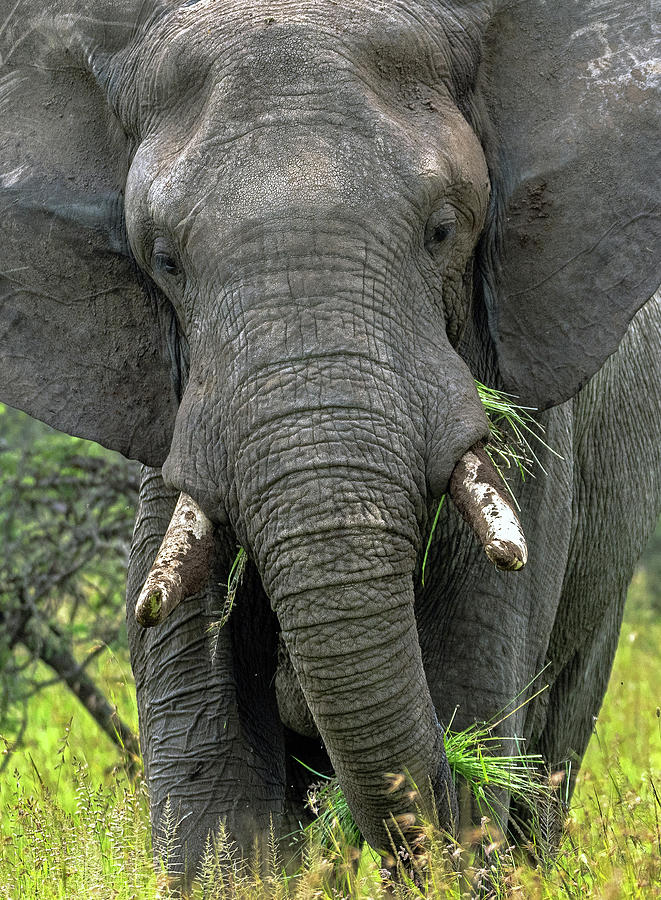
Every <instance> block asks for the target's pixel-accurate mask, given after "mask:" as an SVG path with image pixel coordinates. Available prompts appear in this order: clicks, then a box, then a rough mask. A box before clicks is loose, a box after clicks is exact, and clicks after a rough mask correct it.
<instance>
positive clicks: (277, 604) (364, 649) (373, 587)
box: [251, 476, 455, 851]
mask: <svg viewBox="0 0 661 900" xmlns="http://www.w3.org/2000/svg"><path fill="white" fill-rule="evenodd" d="M317 486H318V482H317V485H316V486H315V491H314V492H313V493H312V494H310V495H309V496H310V498H311V503H310V507H309V508H308V509H307V510H304V509H303V508H301V507H299V510H298V512H297V514H296V515H295V517H294V518H291V517H290V516H289V515H288V514H287V513H286V512H285V513H284V514H283V512H282V510H286V509H287V507H288V503H287V497H286V494H287V492H288V487H287V486H286V485H285V486H283V487H282V489H283V494H281V498H280V509H281V513H280V515H279V516H278V517H277V519H278V521H277V528H276V529H274V530H273V531H271V529H268V528H267V529H265V531H264V532H263V533H262V534H261V535H251V537H252V538H253V548H254V550H255V554H256V557H257V560H258V565H259V567H260V570H261V571H262V577H263V581H264V586H265V588H266V591H267V593H268V595H269V597H270V598H271V603H272V605H273V608H274V610H275V612H276V614H277V616H278V620H279V623H280V627H281V630H282V637H283V640H284V642H285V645H286V647H287V650H288V653H289V656H290V658H291V661H292V664H293V667H294V670H295V672H296V674H297V677H298V680H299V682H300V685H301V688H302V690H303V693H304V695H305V698H306V701H307V704H308V706H309V708H310V711H311V712H312V715H313V717H314V720H315V723H316V725H317V728H318V729H319V732H320V734H321V737H322V739H323V741H324V744H325V747H326V750H327V752H328V754H329V756H330V759H331V761H332V763H333V767H334V769H335V772H336V774H337V777H338V780H339V783H340V785H341V787H342V789H343V791H344V794H345V796H346V799H347V801H348V803H349V806H350V808H351V810H352V811H353V813H354V816H355V818H356V821H357V824H358V826H359V827H360V829H361V831H362V833H363V835H364V836H365V838H366V839H367V840H368V841H369V843H370V844H371V845H372V846H373V847H375V848H378V849H382V850H385V851H389V850H390V847H391V844H390V838H389V836H388V833H387V831H386V827H384V823H385V826H387V827H389V830H390V832H391V834H392V837H393V840H394V841H395V843H396V844H399V843H400V842H401V838H400V839H399V840H398V836H397V827H399V828H401V829H402V831H404V832H409V831H410V830H411V829H412V828H414V827H415V817H416V815H417V808H418V807H420V808H422V809H426V810H427V811H431V808H432V803H433V802H435V803H436V804H437V808H438V814H439V819H440V820H441V822H442V823H443V824H444V825H445V826H447V827H449V828H450V827H452V824H453V821H454V812H455V795H454V788H453V784H452V780H451V777H450V771H449V767H448V763H447V760H446V757H445V752H444V746H443V735H442V732H441V729H440V727H439V724H438V721H437V718H436V714H435V710H434V707H433V704H432V701H431V697H430V694H429V690H428V688H427V682H426V678H425V673H424V670H423V665H422V658H421V653H420V647H419V643H418V635H417V629H416V622H415V616H414V612H413V599H414V598H413V579H412V572H413V568H414V561H415V553H414V548H413V546H412V543H411V542H410V540H408V539H407V537H405V536H404V535H403V534H401V530H400V529H398V527H397V526H398V523H397V521H396V520H395V517H391V516H389V514H388V513H387V512H384V510H388V509H393V507H394V508H397V506H398V499H401V498H397V497H395V502H394V504H393V495H392V493H391V494H390V496H389V497H388V498H385V497H378V496H375V491H374V490H372V491H371V492H370V493H371V498H370V502H366V500H365V499H357V500H356V501H355V502H354V503H353V504H348V503H347V502H346V501H344V502H343V501H342V499H341V494H342V486H341V485H340V484H334V483H333V478H332V476H330V477H325V478H323V479H322V484H321V491H322V493H323V494H325V495H326V496H328V497H333V496H335V497H336V498H337V500H336V502H335V505H336V511H331V510H330V509H327V510H326V511H325V512H323V513H322V514H321V515H319V512H318V510H316V509H315V508H314V507H315V506H316V505H317V504H318V502H319V500H318V495H317V494H316V487H317ZM295 489H296V491H297V492H299V494H300V493H301V492H302V493H303V494H305V493H306V491H305V486H303V485H301V484H300V483H298V484H297V485H296V487H295ZM315 497H317V499H314V498H315ZM386 499H387V501H388V502H386ZM321 505H322V506H324V505H326V504H323V503H322V504H321ZM328 505H330V504H328ZM402 776H404V777H402ZM412 784H414V785H415V786H416V788H417V796H416V795H415V792H413V793H412ZM393 817H394V819H395V820H396V822H397V826H396V825H395V821H394V820H393ZM408 837H409V839H411V834H410V833H409V834H408Z"/></svg>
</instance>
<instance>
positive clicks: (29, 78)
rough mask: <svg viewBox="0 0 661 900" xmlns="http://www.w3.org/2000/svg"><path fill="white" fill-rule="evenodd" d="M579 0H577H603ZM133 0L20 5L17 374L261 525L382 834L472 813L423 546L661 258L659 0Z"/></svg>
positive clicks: (13, 24)
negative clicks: (526, 410) (446, 734)
mask: <svg viewBox="0 0 661 900" xmlns="http://www.w3.org/2000/svg"><path fill="white" fill-rule="evenodd" d="M583 6H585V8H579V7H583ZM606 6H607V8H608V9H607V11H604V8H603V4H602V5H600V6H599V9H593V5H590V4H585V5H583V4H579V5H577V4H575V3H574V2H569V0H567V2H564V0H563V2H560V3H559V4H555V5H554V6H553V8H551V7H550V6H549V5H548V4H547V3H545V2H544V0H530V2H529V3H527V4H524V5H521V4H518V3H509V2H505V3H502V4H499V3H497V4H495V8H492V6H491V5H490V4H482V3H468V2H454V3H441V2H435V0H420V2H414V3H410V4H400V3H392V4H388V5H385V6H384V5H382V4H369V3H362V2H356V3H349V4H341V5H337V4H334V3H331V2H319V0H300V2H298V3H295V4H286V3H280V2H277V0H260V2H258V3H255V4H251V5H249V6H246V5H245V4H238V3H233V2H222V0H217V2H214V0H198V2H195V0H190V2H186V3H178V2H167V0H150V2H147V3H145V2H143V0H139V2H138V0H122V2H121V3H115V2H113V3H110V2H101V3H99V2H96V0H95V2H94V3H92V2H91V0H86V2H83V3H76V4H71V3H69V2H67V0H54V2H52V3H50V4H49V7H48V9H47V11H45V12H44V10H43V9H42V8H41V7H40V6H39V4H36V3H33V2H31V0H25V2H23V3H18V4H16V5H14V6H13V7H12V9H11V11H10V12H9V14H8V15H7V17H6V19H5V21H4V25H3V26H2V28H0V35H1V40H2V47H1V48H0V49H1V51H2V56H1V57H0V59H1V60H2V63H3V69H2V70H1V71H2V76H1V80H0V111H1V113H2V121H3V125H4V127H3V130H2V135H1V136H0V196H1V197H2V199H3V211H4V214H3V218H2V226H1V227H2V231H3V239H2V240H3V243H2V265H1V269H0V298H1V307H0V345H1V346H0V360H1V361H0V368H1V371H2V396H1V398H0V399H2V400H3V401H6V402H8V403H10V404H12V405H15V406H18V407H20V408H22V409H25V410H26V411H28V412H30V413H31V414H32V415H35V416H37V417H38V418H41V419H43V420H44V421H47V422H48V423H49V424H51V425H54V426H56V427H58V428H60V429H62V430H65V431H68V432H70V433H72V434H77V435H81V436H83V437H87V438H91V439H94V440H97V441H99V442H100V443H102V444H104V445H106V446H108V447H111V448H113V449H116V450H119V451H120V452H122V453H124V454H125V455H127V456H130V457H132V458H137V459H140V460H142V461H143V462H145V463H147V464H149V465H152V466H162V467H163V475H164V478H165V480H166V482H167V483H168V484H169V485H170V486H172V487H174V488H176V489H177V490H179V491H182V492H185V493H186V494H188V495H190V496H191V497H192V498H193V500H194V501H195V503H196V504H197V505H198V506H199V507H200V508H201V510H203V512H204V514H205V515H206V516H207V517H208V518H209V519H210V520H211V521H212V522H213V524H214V526H215V527H216V528H219V529H231V530H232V531H233V533H234V534H235V535H236V538H237V540H238V541H239V542H240V543H241V544H242V545H243V546H244V547H245V548H246V549H247V551H248V552H249V554H250V556H251V558H252V559H253V560H254V562H255V564H256V566H257V569H258V571H259V574H260V576H261V579H262V582H263V585H264V588H265V591H266V594H267V595H268V598H269V600H270V602H271V605H272V607H273V609H274V611H275V613H276V614H277V618H278V622H279V625H280V629H281V634H282V637H283V639H284V642H285V644H286V646H287V649H288V652H289V655H290V657H291V660H292V662H293V664H294V667H295V670H296V673H297V676H298V679H299V681H300V684H301V687H302V689H303V692H304V694H305V698H306V701H307V704H308V706H309V708H310V710H311V712H312V714H313V716H314V719H315V722H316V724H317V726H318V728H319V731H320V733H321V735H322V737H323V740H324V742H325V745H326V747H327V749H328V752H329V755H330V757H331V760H332V762H333V764H334V766H335V769H336V771H337V774H338V777H339V779H340V783H341V784H342V786H343V788H344V790H345V793H346V796H347V798H348V800H349V803H350V805H351V807H352V810H353V811H354V814H355V817H356V819H357V821H358V824H359V825H360V827H361V829H362V830H363V833H364V834H365V836H366V837H367V838H368V839H369V840H370V841H371V842H372V843H373V844H374V845H375V846H383V845H384V842H385V837H384V831H383V821H384V819H387V817H388V816H389V814H390V813H395V814H396V813H399V812H402V811H406V809H407V803H408V802H410V801H407V799H406V796H405V795H404V793H402V794H401V796H400V795H398V794H391V793H388V790H387V784H386V780H385V778H384V776H385V774H386V773H389V772H401V771H405V770H406V771H407V772H408V773H409V774H410V776H411V777H412V778H413V780H414V781H415V782H416V783H417V784H418V785H419V786H420V789H421V790H422V791H423V792H425V791H427V788H428V786H431V790H432V791H433V792H434V794H435V796H436V798H437V800H438V802H439V804H440V807H441V810H442V818H443V819H444V820H445V821H446V822H448V821H449V819H450V818H451V816H452V809H453V803H454V800H453V797H454V794H453V788H452V784H451V780H450V776H449V770H448V765H447V761H446V759H445V756H444V752H443V742H442V734H441V731H440V728H439V724H438V721H437V718H436V714H435V710H434V707H433V705H432V702H431V699H430V695H429V691H428V689H427V685H426V681H425V675H424V671H423V668H422V661H421V655H420V649H419V645H418V640H417V634H416V622H415V616H414V608H413V601H414V572H415V569H416V561H417V559H418V556H419V553H420V549H421V544H422V541H423V534H424V531H425V529H426V528H427V527H428V511H429V509H430V508H432V506H433V504H434V503H435V502H436V501H437V500H438V498H439V497H440V496H441V495H442V494H443V493H444V492H445V491H446V490H447V486H448V482H449V480H450V476H451V474H452V472H453V469H454V468H455V465H456V463H457V461H458V460H460V458H462V457H463V456H464V454H465V452H466V451H467V450H468V449H469V448H471V447H473V446H474V445H476V444H478V443H479V442H481V441H483V440H484V439H486V438H487V436H488V423H487V421H486V419H485V416H484V413H483V410H482V407H481V404H480V401H479V398H478V396H477V393H476V390H475V386H474V377H476V376H479V377H481V378H483V379H485V378H487V377H488V378H490V379H492V380H495V381H497V382H499V383H501V384H502V385H504V386H505V387H506V388H507V389H508V390H510V391H513V392H514V393H515V394H517V395H518V396H519V397H520V398H521V402H522V403H524V404H528V405H534V406H536V407H538V408H545V407H548V406H551V405H554V404H558V403H561V402H563V401H564V400H566V399H568V398H569V397H571V396H573V395H574V394H575V393H576V392H577V390H578V389H579V388H580V387H581V386H582V385H583V384H584V383H585V381H586V380H587V379H588V378H589V377H590V376H591V375H592V374H593V373H594V372H595V371H597V369H598V368H599V367H600V366H601V365H602V364H603V362H604V360H605V359H606V358H607V357H608V355H609V354H611V353H612V352H613V351H614V350H615V349H616V347H617V345H618V342H619V341H620V339H621V337H622V335H623V334H624V332H625V330H626V327H627V324H628V322H629V321H630V319H631V317H632V316H633V315H634V313H635V312H636V310H637V309H638V308H639V306H640V305H641V304H642V303H643V302H644V301H645V300H646V299H647V298H648V297H649V296H650V294H651V293H652V292H653V290H654V289H655V288H656V286H657V283H658V280H659V279H658V274H655V271H654V269H655V266H656V261H657V259H658V252H657V251H658V245H659V231H658V218H655V213H654V209H653V203H652V198H651V197H650V195H649V187H648V185H647V180H646V178H645V177H644V173H645V172H646V171H648V169H650V168H651V167H652V165H653V158H654V155H655V154H656V147H657V144H658V132H657V130H656V127H655V123H654V122H653V121H652V118H653V113H654V111H655V108H654V101H653V99H651V96H650V92H651V87H652V79H653V74H652V71H651V70H650V69H649V68H648V65H647V60H648V59H649V56H650V46H651V44H650V42H651V36H650V34H651V33H650V28H649V23H648V22H647V21H646V20H645V15H644V13H643V11H642V9H641V8H640V5H639V4H634V3H632V2H631V3H629V2H626V3H621V2H618V3H615V2H611V3H607V4H606Z"/></svg>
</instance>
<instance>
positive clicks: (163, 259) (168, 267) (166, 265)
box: [154, 253, 180, 275]
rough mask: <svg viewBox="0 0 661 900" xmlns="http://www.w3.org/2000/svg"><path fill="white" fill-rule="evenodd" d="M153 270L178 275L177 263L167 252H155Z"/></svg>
mask: <svg viewBox="0 0 661 900" xmlns="http://www.w3.org/2000/svg"><path fill="white" fill-rule="evenodd" d="M154 271H155V272H163V273H164V274H166V275H178V274H179V271H180V270H179V264H178V263H177V261H176V260H175V259H174V258H173V257H172V256H170V255H169V254H167V253H157V254H156V255H155V256H154Z"/></svg>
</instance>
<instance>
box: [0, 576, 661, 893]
mask: <svg viewBox="0 0 661 900" xmlns="http://www.w3.org/2000/svg"><path fill="white" fill-rule="evenodd" d="M635 590H636V584H634V588H633V589H632V593H635ZM634 609H637V606H635V605H634ZM660 645H661V623H659V622H650V621H644V622H643V623H642V624H640V625H639V624H638V622H637V620H632V619H628V620H627V622H626V623H625V626H624V628H623V631H622V636H621V640H620V646H619V649H618V654H617V658H616V663H615V667H614V670H613V675H612V678H611V683H610V686H609V691H608V694H607V699H606V703H605V705H604V708H603V710H602V712H601V714H600V716H599V720H598V723H597V726H596V734H595V736H594V738H593V739H592V741H591V744H590V747H589V749H588V752H587V755H586V758H585V762H584V765H583V767H582V769H581V772H580V774H579V776H578V787H577V791H576V794H575V797H574V800H573V803H572V809H571V813H570V817H569V821H568V824H567V828H566V831H565V834H564V837H563V838H562V844H561V850H560V853H559V854H558V856H557V858H556V859H555V860H553V859H550V858H545V859H544V858H542V860H541V862H540V863H539V864H538V865H537V866H533V865H530V864H528V863H524V862H523V861H522V860H521V858H518V857H517V856H516V855H515V854H514V855H513V854H512V853H510V852H509V851H508V849H507V847H506V845H505V844H504V843H503V842H502V838H501V837H500V836H499V835H497V834H494V833H493V832H492V831H491V830H490V829H491V824H490V822H489V821H488V818H489V817H488V813H487V815H486V816H485V821H484V822H483V825H482V828H481V829H478V830H477V832H476V833H475V834H464V835H462V841H461V844H457V843H452V842H449V841H448V840H447V838H445V837H444V836H443V835H441V834H439V833H438V832H437V831H435V829H434V828H433V826H432V825H429V826H428V828H427V832H428V833H427V840H426V844H425V846H424V852H425V854H426V855H427V857H428V867H427V870H426V874H424V875H423V876H422V877H423V880H425V881H427V882H428V888H429V896H431V897H439V898H440V897H448V898H457V900H458V898H460V897H466V896H469V894H467V893H466V891H467V885H468V884H469V883H472V882H475V881H476V880H479V879H480V877H482V878H485V877H486V876H487V875H488V876H489V878H490V879H491V883H492V887H493V896H495V897H518V898H523V900H527V898H532V900H536V898H539V900H555V898H563V900H564V898H579V897H594V898H620V897H621V898H627V900H628V898H634V900H638V898H640V900H648V898H653V897H657V896H661V891H659V885H660V884H661V828H660V825H659V822H660V820H661V802H660V800H659V796H661V718H659V715H661V712H659V711H658V707H659V704H660V703H661V695H660V694H659V685H661V657H660V656H659V653H658V647H659V646H660ZM101 665H102V667H104V666H105V668H106V685H107V684H108V683H110V684H111V685H112V691H113V693H114V695H115V697H116V700H117V702H118V704H119V707H120V712H121V714H122V715H123V716H124V717H125V718H126V719H127V720H129V721H131V723H132V724H133V725H135V705H134V700H133V699H132V697H131V687H130V682H128V680H127V678H126V669H125V668H124V667H123V666H119V665H118V664H116V663H113V662H110V663H106V664H101ZM101 680H103V679H102V678H101ZM31 702H32V704H33V705H34V708H33V709H32V710H31V723H32V724H31V726H30V727H29V728H28V730H27V732H26V735H25V746H24V747H23V748H22V749H20V750H18V751H16V752H15V753H14V754H13V755H12V756H11V757H10V759H9V763H8V766H7V768H6V770H5V772H4V775H3V779H2V786H1V790H0V816H1V818H0V821H1V822H2V826H1V835H0V898H2V900H5V898H6V900H9V898H11V900H19V898H20V900H32V898H35V900H37V898H39V900H51V898H58V900H59V898H67V900H78V898H89V897H90V896H93V897H94V898H95V900H105V898H109V900H110V898H115V900H128V898H134V900H143V898H144V900H151V898H155V897H157V896H159V887H158V884H159V880H160V882H161V887H160V896H161V897H166V896H168V889H167V888H166V887H164V886H163V881H162V879H158V878H157V877H156V876H155V875H154V873H153V871H152V867H151V862H150V849H149V834H148V819H147V806H146V797H145V793H144V789H143V787H142V786H141V785H140V783H139V782H138V783H137V785H136V784H134V785H131V784H130V783H129V782H128V781H127V780H126V779H125V777H124V776H123V774H122V773H121V770H119V769H117V763H118V759H117V755H116V753H115V750H114V747H113V745H112V744H111V742H110V741H109V740H108V739H107V738H106V737H105V735H99V734H98V731H97V730H96V727H95V726H94V725H93V723H92V722H91V720H90V719H89V718H88V716H87V714H86V713H84V712H82V711H81V710H80V708H79V707H77V706H76V704H75V702H74V701H72V700H71V699H70V698H69V697H68V694H67V692H66V690H63V689H62V688H61V687H52V688H48V689H46V690H45V691H44V692H43V693H41V694H38V695H36V696H35V697H34V698H33V700H32V701H31ZM70 720H71V726H70V728H69V727H68V723H69V721H70ZM483 737H484V736H483ZM483 737H482V738H481V739H480V742H482V743H483ZM459 755H460V757H463V758H464V759H466V758H468V757H470V754H469V753H467V752H466V748H463V749H462V750H461V752H460V754H459ZM655 791H656V795H655ZM335 833H336V834H337V832H335ZM307 840H308V843H307V849H306V852H305V857H304V864H303V866H302V868H301V870H300V871H299V873H298V874H297V875H296V876H295V877H291V878H289V879H285V878H284V876H283V875H282V872H281V868H282V867H281V859H280V853H279V850H278V848H277V847H276V846H275V845H274V844H273V846H272V847H271V850H270V852H269V853H268V855H267V856H268V858H267V860H266V862H265V864H264V865H263V866H261V867H259V868H257V867H255V866H253V867H252V869H251V868H246V869H241V868H240V867H237V866H236V865H235V863H234V862H233V861H232V859H231V854H230V853H229V848H228V842H227V840H224V841H223V840H220V841H219V842H216V843H215V845H214V844H211V843H210V844H209V847H208V853H207V858H206V860H205V864H204V871H203V873H202V875H203V880H204V881H206V884H207V897H211V898H214V897H218V898H220V897H226V898H228V900H229V898H231V897H235V898H238V900H243V898H245V900H261V898H263V900H266V898H283V900H284V898H292V900H294V898H295V900H308V898H310V900H312V898H330V897H333V892H332V891H333V889H332V887H331V885H332V884H335V885H336V894H335V896H336V897H341V896H347V895H348V896H351V897H357V898H372V900H377V898H380V897H382V896H384V894H383V891H382V888H381V883H380V879H379V876H378V870H377V862H376V860H375V858H374V855H373V854H372V853H371V851H369V850H368V849H364V850H363V851H362V853H360V855H357V854H356V850H355V849H354V848H353V847H352V846H351V845H350V843H347V842H343V841H342V840H341V839H337V840H336V841H335V842H334V843H332V844H331V845H330V846H328V845H326V846H324V843H323V841H321V840H320V839H319V836H318V835H316V836H313V837H312V838H310V837H308V839H307ZM477 846H481V847H482V848H483V851H482V855H479V854H478V855H476V847H477ZM485 847H486V850H484V848H485ZM487 851H488V852H487ZM340 889H341V890H340ZM341 891H344V894H342V892H341ZM462 892H463V893H462ZM199 896H201V889H200V892H199ZM395 896H399V897H400V898H401V900H409V898H414V897H420V896H421V894H420V891H419V889H418V888H417V887H416V886H415V885H413V884H409V885H408V886H407V885H404V886H403V887H399V888H397V889H396V890H395Z"/></svg>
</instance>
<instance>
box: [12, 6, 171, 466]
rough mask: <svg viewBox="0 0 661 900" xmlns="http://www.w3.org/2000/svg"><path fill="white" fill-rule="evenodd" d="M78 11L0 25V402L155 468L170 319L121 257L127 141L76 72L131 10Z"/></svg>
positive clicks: (15, 16)
mask: <svg viewBox="0 0 661 900" xmlns="http://www.w3.org/2000/svg"><path fill="white" fill-rule="evenodd" d="M60 5H61V4H60ZM106 5H107V4H106ZM143 5H144V4H142V3H141V4H140V6H143ZM32 6H33V7H37V4H36V3H33V4H32ZM83 6H84V4H78V8H77V9H76V10H75V15H71V16H68V15H66V10H65V9H58V8H57V7H58V4H57V3H54V4H53V5H52V6H51V7H50V8H49V11H48V14H42V15H41V16H37V14H36V13H35V15H34V16H33V17H32V18H31V19H30V18H29V16H28V15H27V13H24V15H23V16H22V17H21V16H20V13H21V11H25V10H26V9H27V8H28V7H29V2H28V3H19V4H15V5H14V6H13V8H12V11H11V12H10V14H9V17H8V18H7V19H6V20H4V21H3V22H2V23H0V121H2V129H0V209H1V210H2V216H1V217H0V401H3V402H6V403H8V404H10V405H12V406H16V407H18V408H20V409H23V410H25V411H26V412H28V413H30V414H31V415H33V416H36V417H37V418H39V419H42V420H43V421H44V422H47V423H48V424H50V425H53V426H54V427H56V428H59V429H60V430H62V431H66V432H69V433H71V434H74V435H79V436H81V437H85V438H89V439H92V440H95V441H98V442H100V443H101V444H104V445H105V446H106V447H110V448H112V449H115V450H119V451H120V452H121V453H123V454H125V455H126V456H130V457H133V458H138V459H140V460H142V461H143V462H145V463H148V464H151V465H160V464H162V463H163V461H164V459H165V457H166V455H167V452H168V448H169V444H170V438H171V435H172V431H173V422H174V417H175V413H176V408H177V396H176V389H175V385H174V384H173V378H172V375H171V371H172V366H171V362H170V354H169V352H168V335H169V334H170V328H171V324H172V317H171V314H170V313H169V312H167V307H166V306H165V305H164V304H163V298H159V296H158V295H157V292H156V289H155V288H154V287H153V286H152V285H151V284H150V283H149V282H148V281H147V279H145V278H144V277H143V276H142V275H141V274H140V272H139V271H138V269H137V267H136V265H135V263H134V262H133V260H132V257H131V255H130V252H129V249H128V245H127V240H126V234H125V228H124V215H123V204H122V189H123V185H124V182H125V178H126V173H127V168H128V154H127V146H126V138H125V136H124V134H123V132H122V130H121V128H120V127H119V125H118V122H117V121H116V119H115V117H114V115H113V113H112V111H111V110H110V108H109V106H108V104H107V102H106V98H105V96H104V93H103V91H102V90H101V88H100V87H99V85H98V84H97V80H96V79H95V77H94V75H93V74H92V72H91V71H90V70H89V68H88V66H87V61H89V59H90V53H89V52H88V50H87V48H86V44H87V45H94V46H95V48H97V49H98V47H99V45H100V43H102V42H103V41H104V40H106V39H108V40H109V41H110V43H112V41H113V40H118V41H119V43H120V44H121V36H122V34H123V35H124V36H125V37H126V38H127V39H128V37H130V33H131V27H130V22H129V21H127V22H126V24H125V25H124V27H123V28H122V27H120V25H119V24H116V27H111V25H110V24H108V23H112V22H113V21H114V22H115V23H119V21H120V14H119V13H120V11H121V12H122V13H124V14H126V13H127V12H130V9H128V7H127V8H126V9H125V8H124V6H123V5H122V4H121V3H120V4H115V5H113V4H111V5H110V6H109V7H108V9H107V10H104V8H103V4H101V3H100V4H98V6H97V7H96V9H95V13H94V15H90V16H89V17H87V16H86V14H85V9H83ZM120 7H121V10H120ZM104 15H105V19H104ZM125 18H126V16H125ZM81 23H82V24H84V25H86V26H89V27H91V24H93V25H94V27H95V28H97V29H98V33H95V34H84V33H82V32H80V31H79V30H78V29H77V25H78V24H81ZM111 49H112V50H116V49H117V47H112V48H111ZM2 60H4V65H3V64H2ZM164 310H165V311H164ZM170 343H171V342H170Z"/></svg>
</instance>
